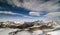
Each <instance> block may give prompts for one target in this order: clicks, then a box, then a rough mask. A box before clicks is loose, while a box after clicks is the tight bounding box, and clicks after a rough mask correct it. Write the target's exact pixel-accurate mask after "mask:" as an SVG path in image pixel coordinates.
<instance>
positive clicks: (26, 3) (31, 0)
mask: <svg viewBox="0 0 60 35" xmlns="http://www.w3.org/2000/svg"><path fill="white" fill-rule="evenodd" d="M58 1H59V0H49V1H47V2H44V0H38V1H37V0H23V3H21V2H20V1H19V0H7V2H8V3H9V4H11V5H13V6H17V7H23V8H26V9H29V10H31V11H33V12H34V11H35V12H38V14H37V13H35V14H32V15H33V16H39V12H42V11H45V12H49V13H50V12H56V11H57V9H59V8H60V6H58V4H56V3H57V2H58ZM29 14H30V15H31V13H29Z"/></svg>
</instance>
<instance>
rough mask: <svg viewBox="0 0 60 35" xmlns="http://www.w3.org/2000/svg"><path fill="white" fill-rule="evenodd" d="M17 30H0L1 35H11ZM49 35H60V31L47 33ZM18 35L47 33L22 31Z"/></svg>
mask: <svg viewBox="0 0 60 35" xmlns="http://www.w3.org/2000/svg"><path fill="white" fill-rule="evenodd" d="M16 30H17V29H9V28H2V29H0V35H9V33H10V32H13V31H16ZM47 34H50V35H60V30H58V29H57V30H56V31H55V30H54V31H51V32H47ZM16 35H45V33H44V32H43V31H41V30H36V31H33V32H32V33H31V32H29V31H21V32H18V33H17V34H16Z"/></svg>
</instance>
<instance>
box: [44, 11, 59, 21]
mask: <svg viewBox="0 0 60 35" xmlns="http://www.w3.org/2000/svg"><path fill="white" fill-rule="evenodd" d="M45 16H46V19H45V20H47V21H48V20H53V18H55V17H58V16H60V12H51V13H48V14H46V15H45ZM55 19H56V18H55Z"/></svg>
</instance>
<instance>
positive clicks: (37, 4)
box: [0, 0, 60, 22]
mask: <svg viewBox="0 0 60 35" xmlns="http://www.w3.org/2000/svg"><path fill="white" fill-rule="evenodd" d="M53 18H54V19H53ZM56 18H58V19H57V20H59V21H60V0H0V21H18V22H20V21H26V22H32V21H37V20H43V21H49V20H56Z"/></svg>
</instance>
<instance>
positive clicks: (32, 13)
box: [29, 12, 40, 16]
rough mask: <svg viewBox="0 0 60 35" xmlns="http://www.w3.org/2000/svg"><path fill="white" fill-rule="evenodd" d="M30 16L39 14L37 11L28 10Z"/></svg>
mask: <svg viewBox="0 0 60 35" xmlns="http://www.w3.org/2000/svg"><path fill="white" fill-rule="evenodd" d="M29 15H30V16H40V13H39V12H29Z"/></svg>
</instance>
